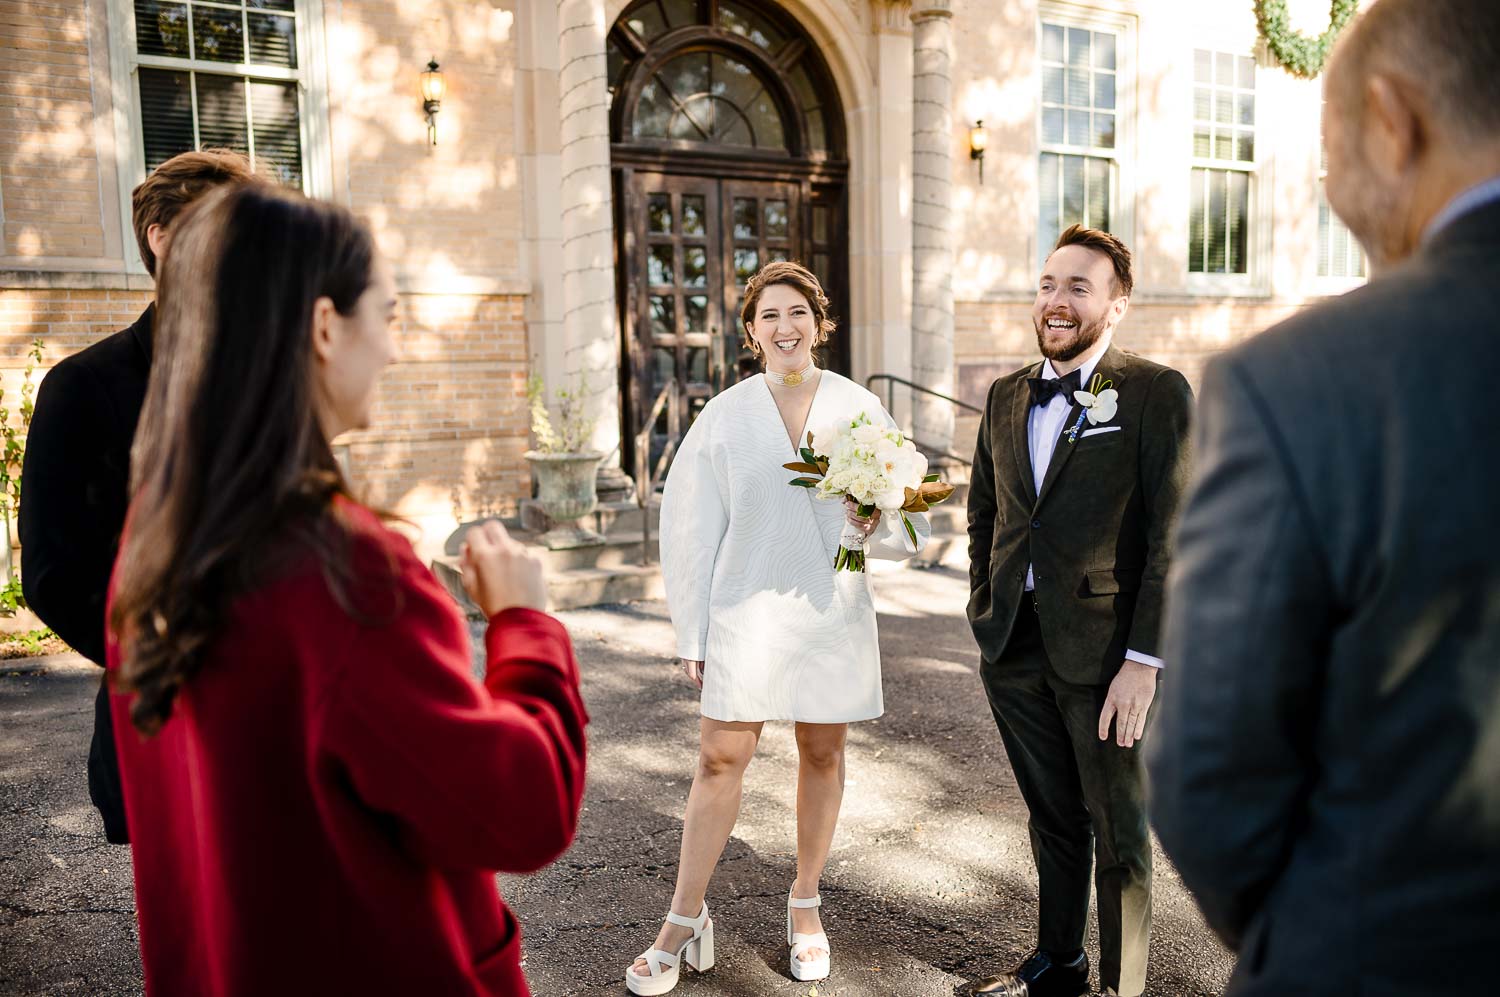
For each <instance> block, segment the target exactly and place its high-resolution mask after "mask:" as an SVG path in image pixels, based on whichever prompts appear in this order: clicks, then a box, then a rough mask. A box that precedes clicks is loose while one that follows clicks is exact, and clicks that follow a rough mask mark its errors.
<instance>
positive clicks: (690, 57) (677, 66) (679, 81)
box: [657, 52, 709, 101]
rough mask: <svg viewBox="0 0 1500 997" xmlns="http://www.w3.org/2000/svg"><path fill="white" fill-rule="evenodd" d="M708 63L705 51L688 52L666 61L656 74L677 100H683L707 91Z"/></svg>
mask: <svg viewBox="0 0 1500 997" xmlns="http://www.w3.org/2000/svg"><path fill="white" fill-rule="evenodd" d="M708 63H709V57H708V53H707V52H689V53H688V54H687V55H679V56H678V57H677V58H675V59H673V60H672V61H671V62H669V63H667V64H666V65H665V66H663V67H662V69H661V72H660V73H658V74H657V76H658V78H659V79H661V80H663V81H665V82H666V84H667V86H668V87H669V88H670V89H671V91H672V92H673V93H674V94H676V95H677V97H678V99H679V100H684V101H685V100H687V99H688V98H689V97H695V96H698V95H700V94H706V93H708V77H709V70H708Z"/></svg>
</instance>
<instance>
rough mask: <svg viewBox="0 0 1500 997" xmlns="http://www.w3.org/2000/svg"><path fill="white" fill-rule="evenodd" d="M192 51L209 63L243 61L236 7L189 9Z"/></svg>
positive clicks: (242, 47)
mask: <svg viewBox="0 0 1500 997" xmlns="http://www.w3.org/2000/svg"><path fill="white" fill-rule="evenodd" d="M193 54H194V55H195V56H196V57H197V58H199V59H207V60H208V61H210V62H244V61H245V29H244V26H243V25H241V24H240V12H239V11H237V10H219V9H217V8H214V7H194V8H193Z"/></svg>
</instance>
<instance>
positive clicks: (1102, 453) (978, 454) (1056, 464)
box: [968, 346, 1193, 684]
mask: <svg viewBox="0 0 1500 997" xmlns="http://www.w3.org/2000/svg"><path fill="white" fill-rule="evenodd" d="M1040 372H1041V363H1040V362H1038V363H1035V364H1031V365H1029V366H1027V367H1023V368H1021V369H1019V370H1016V371H1013V372H1012V373H1010V374H1007V375H1006V376H1004V377H1002V378H1000V379H999V380H997V381H996V382H995V383H994V384H993V385H992V386H991V387H990V393H989V398H988V401H987V402H986V405H985V412H984V419H983V421H982V422H981V423H980V426H979V440H978V443H977V444H976V446H975V453H974V468H973V477H972V479H971V482H970V485H969V585H970V592H971V595H970V599H969V607H968V615H969V623H970V625H971V626H972V627H973V629H974V637H975V639H976V640H977V641H978V643H979V649H980V651H981V653H982V654H983V655H984V656H985V657H986V658H987V659H989V660H991V661H996V660H998V659H999V658H1000V655H1001V653H1002V652H1003V651H1004V649H1005V646H1006V642H1007V641H1008V640H1009V639H1010V633H1011V628H1012V626H1013V625H1014V623H1015V620H1016V614H1017V613H1019V612H1022V611H1023V610H1024V611H1025V612H1031V611H1032V608H1031V597H1030V596H1027V595H1026V593H1025V586H1026V567H1027V565H1032V566H1033V575H1034V580H1035V583H1036V607H1037V608H1036V611H1037V612H1038V613H1039V614H1040V617H1041V626H1042V640H1043V642H1044V644H1045V646H1046V650H1047V657H1048V659H1049V660H1050V662H1051V663H1052V666H1053V667H1054V668H1055V669H1056V670H1057V672H1058V674H1059V675H1060V676H1061V677H1062V678H1064V679H1066V680H1067V681H1070V682H1076V683H1082V684H1098V683H1104V682H1109V681H1110V680H1112V679H1113V678H1114V676H1115V673H1116V672H1117V671H1119V668H1120V665H1121V663H1122V662H1123V661H1124V658H1125V651H1126V650H1127V649H1129V650H1133V651H1138V652H1140V653H1142V654H1149V655H1152V656H1153V657H1155V656H1159V655H1158V648H1159V640H1160V629H1161V621H1162V597H1163V592H1164V589H1165V584H1166V577H1167V564H1168V560H1169V558H1170V556H1171V533H1172V527H1173V521H1174V519H1175V517H1176V515H1177V507H1178V503H1179V502H1180V500H1181V497H1182V493H1183V490H1184V488H1185V487H1186V485H1187V480H1188V472H1189V464H1190V460H1191V445H1190V442H1189V440H1190V435H1189V421H1190V419H1191V414H1192V407H1193V393H1192V389H1191V388H1190V387H1189V386H1188V383H1187V379H1186V378H1184V377H1183V376H1182V375H1181V374H1180V373H1178V372H1177V371H1175V370H1173V369H1172V368H1170V367H1164V366H1162V365H1161V364H1158V363H1153V362H1151V361H1149V360H1146V359H1144V358H1142V357H1138V356H1135V355H1133V354H1129V353H1125V352H1123V351H1121V350H1119V349H1117V348H1115V347H1113V346H1111V347H1110V348H1109V349H1107V350H1105V352H1104V354H1103V356H1101V357H1100V359H1099V363H1098V365H1097V366H1096V367H1095V374H1096V375H1097V376H1098V377H1099V378H1100V380H1101V381H1104V382H1112V383H1111V386H1112V387H1113V388H1114V389H1115V390H1116V391H1117V392H1119V398H1118V402H1119V407H1118V410H1117V411H1116V413H1115V415H1114V417H1113V418H1112V419H1110V420H1108V421H1107V422H1103V423H1101V424H1100V425H1098V426H1092V425H1090V424H1089V423H1088V421H1087V420H1086V419H1085V420H1084V422H1083V426H1082V429H1080V431H1079V433H1078V435H1077V436H1076V438H1074V439H1072V440H1071V441H1070V439H1069V436H1070V434H1071V433H1072V430H1073V427H1074V425H1075V424H1076V423H1077V422H1078V420H1079V417H1080V416H1081V415H1082V414H1083V411H1084V410H1083V408H1082V406H1080V405H1078V404H1076V403H1075V404H1074V405H1073V407H1072V411H1071V412H1070V413H1069V416H1068V420H1067V422H1065V423H1064V425H1063V432H1062V436H1061V438H1060V439H1059V440H1058V443H1057V448H1056V449H1055V450H1054V451H1053V454H1052V461H1051V463H1050V464H1049V465H1048V468H1047V475H1046V478H1045V479H1044V480H1043V482H1042V487H1041V493H1040V494H1038V493H1037V490H1036V487H1035V484H1034V479H1033V475H1032V470H1031V448H1030V444H1029V442H1028V439H1027V420H1028V416H1029V414H1030V411H1031V398H1030V393H1029V391H1028V389H1027V386H1026V379H1027V378H1029V377H1037V376H1040ZM1092 380H1093V379H1091V383H1092ZM1085 387H1087V385H1085ZM1107 426H1118V427H1120V428H1119V430H1118V431H1112V432H1100V433H1092V434H1089V435H1084V433H1085V432H1086V431H1087V430H1089V429H1101V428H1104V427H1107Z"/></svg>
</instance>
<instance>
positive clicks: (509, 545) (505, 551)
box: [458, 519, 547, 617]
mask: <svg viewBox="0 0 1500 997" xmlns="http://www.w3.org/2000/svg"><path fill="white" fill-rule="evenodd" d="M458 563H459V568H460V569H461V570H462V572H463V580H464V590H465V591H466V592H468V593H469V598H471V599H473V600H474V604H475V605H476V606H478V607H479V609H480V611H481V612H483V613H484V615H485V616H486V617H493V616H494V615H495V614H496V613H500V612H503V611H505V610H507V609H515V608H522V609H546V608H547V581H546V578H545V577H544V576H543V574H542V562H541V559H540V558H538V557H537V556H536V555H535V554H533V553H532V552H531V551H529V550H527V549H526V548H525V547H524V546H522V545H521V544H519V543H517V542H516V541H514V540H512V539H511V537H510V534H509V533H507V532H505V527H504V526H501V525H500V521H499V520H497V519H490V520H486V521H485V522H483V523H480V524H479V525H477V526H475V527H473V528H472V529H470V530H469V532H468V534H467V535H466V536H465V537H464V545H463V549H462V551H461V552H460V554H459V561H458Z"/></svg>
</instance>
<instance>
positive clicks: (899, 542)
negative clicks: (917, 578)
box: [865, 401, 932, 561]
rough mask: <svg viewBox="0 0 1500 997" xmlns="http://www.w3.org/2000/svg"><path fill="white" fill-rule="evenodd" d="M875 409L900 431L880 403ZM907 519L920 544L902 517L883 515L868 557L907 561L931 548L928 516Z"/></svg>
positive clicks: (872, 536)
mask: <svg viewBox="0 0 1500 997" xmlns="http://www.w3.org/2000/svg"><path fill="white" fill-rule="evenodd" d="M874 406H875V411H877V412H879V418H880V419H881V420H882V421H883V422H884V423H885V424H886V425H887V426H888V427H890V428H891V429H896V428H898V427H897V425H896V420H895V419H892V418H891V415H890V413H889V412H887V411H886V410H885V408H884V407H883V406H881V404H880V403H879V402H878V401H877V402H875V403H874ZM905 515H906V518H907V519H908V520H910V521H911V526H912V529H913V530H914V531H915V532H916V534H917V541H916V543H912V539H911V535H910V534H908V533H907V532H906V527H905V526H903V525H902V523H901V516H902V514H901V513H899V512H895V513H881V516H880V525H879V526H877V527H875V532H874V533H872V534H870V540H869V543H868V544H866V546H865V553H866V555H867V556H869V557H874V558H879V559H880V560H882V561H904V560H906V559H907V558H908V557H911V556H912V555H913V554H916V553H917V552H918V551H920V550H921V549H922V548H924V547H926V546H927V541H928V539H929V538H931V536H932V524H931V523H929V522H928V521H927V514H926V513H921V512H908V513H906V514H905Z"/></svg>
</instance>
